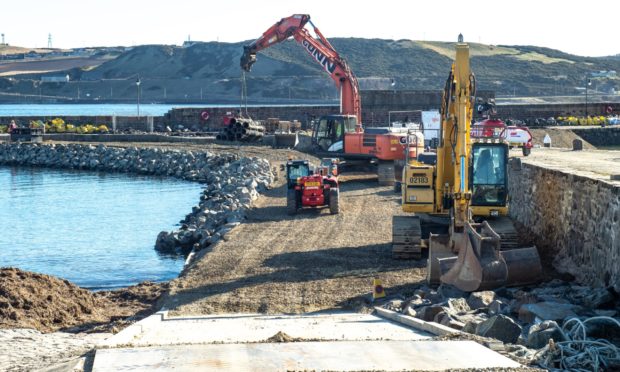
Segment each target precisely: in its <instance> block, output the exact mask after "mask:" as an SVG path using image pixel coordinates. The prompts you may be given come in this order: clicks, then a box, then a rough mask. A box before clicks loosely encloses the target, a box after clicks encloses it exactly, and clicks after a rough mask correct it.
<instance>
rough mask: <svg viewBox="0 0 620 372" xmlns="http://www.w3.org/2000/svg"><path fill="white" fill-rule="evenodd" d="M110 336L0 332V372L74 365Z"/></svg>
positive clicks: (6, 330) (32, 331) (29, 330)
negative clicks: (66, 364)
mask: <svg viewBox="0 0 620 372" xmlns="http://www.w3.org/2000/svg"><path fill="white" fill-rule="evenodd" d="M109 336H110V334H108V333H89V334H86V333H78V334H75V333H63V332H55V333H47V334H45V333H41V332H39V331H37V330H34V329H0V371H34V370H41V369H44V368H46V367H49V366H52V365H58V364H61V363H69V364H76V363H78V360H77V359H78V358H80V357H81V356H83V355H85V354H87V353H88V352H89V350H91V349H92V348H93V347H94V345H95V344H97V343H98V342H100V341H102V340H104V339H105V338H106V337H109ZM71 361H73V363H71ZM68 370H72V369H68Z"/></svg>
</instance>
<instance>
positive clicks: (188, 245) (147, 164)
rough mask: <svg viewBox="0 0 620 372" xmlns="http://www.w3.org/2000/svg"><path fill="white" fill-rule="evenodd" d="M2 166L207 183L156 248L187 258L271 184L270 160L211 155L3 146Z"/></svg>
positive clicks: (222, 230) (0, 148)
mask: <svg viewBox="0 0 620 372" xmlns="http://www.w3.org/2000/svg"><path fill="white" fill-rule="evenodd" d="M0 164H5V165H29V166H44V167H52V168H68V169H84V170H94V171H107V172H124V173H138V174H150V175H157V176H169V177H175V178H181V179H185V180H188V181H196V182H201V183H204V184H206V186H205V190H204V192H203V194H202V196H201V198H200V199H201V200H200V203H199V205H197V206H195V207H193V208H192V212H191V213H190V214H188V215H187V216H186V217H185V219H184V220H182V221H181V222H182V224H183V225H182V227H181V229H179V230H176V231H172V232H161V233H160V234H159V235H158V236H157V239H156V249H158V250H162V251H168V252H170V251H173V252H179V251H184V252H185V253H186V252H187V251H189V250H191V249H200V248H205V247H207V246H209V245H210V244H213V243H214V242H216V241H217V240H219V239H221V238H222V237H223V236H225V235H226V233H227V232H229V231H230V230H231V229H232V228H233V227H234V226H236V225H238V224H239V223H240V222H241V220H242V219H243V216H244V210H245V209H246V208H248V207H249V206H250V204H251V203H252V201H253V200H254V199H256V198H257V196H258V192H259V191H261V190H263V189H265V188H267V187H268V186H269V185H270V184H271V182H272V181H273V174H272V173H271V170H270V166H269V162H268V161H267V160H264V159H259V158H240V157H239V156H237V155H234V154H215V153H211V152H209V151H180V150H163V149H159V148H137V147H127V148H116V147H107V146H104V145H98V146H93V145H80V144H69V145H59V144H52V145H41V144H0Z"/></svg>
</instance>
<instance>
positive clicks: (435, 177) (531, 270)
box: [392, 35, 542, 291]
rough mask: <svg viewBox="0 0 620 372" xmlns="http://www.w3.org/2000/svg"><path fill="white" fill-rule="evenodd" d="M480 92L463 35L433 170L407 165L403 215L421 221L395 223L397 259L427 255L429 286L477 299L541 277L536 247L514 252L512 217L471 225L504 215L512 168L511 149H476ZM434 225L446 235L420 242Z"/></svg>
mask: <svg viewBox="0 0 620 372" xmlns="http://www.w3.org/2000/svg"><path fill="white" fill-rule="evenodd" d="M475 92H476V83H475V78H474V75H473V73H472V72H471V70H470V64H469V46H468V44H466V43H464V42H463V40H462V36H460V35H459V42H458V43H457V44H456V57H455V61H454V63H453V64H452V69H451V71H450V75H449V77H448V79H447V81H446V86H445V89H444V95H443V102H442V109H441V120H442V121H441V128H440V135H439V145H438V147H437V150H436V162H435V163H433V162H425V161H419V160H413V161H410V162H409V163H408V164H405V167H404V169H403V177H402V180H403V187H402V190H401V192H402V208H403V211H405V212H413V213H416V214H417V215H415V216H394V218H393V225H392V234H393V240H392V252H393V255H394V257H397V258H419V257H421V252H422V249H423V248H425V247H428V249H429V258H428V267H427V278H428V281H429V282H430V283H431V284H437V283H439V282H442V283H446V284H451V285H454V286H456V287H458V288H460V289H461V290H464V291H477V290H482V289H491V288H496V287H499V286H504V285H518V284H527V283H532V282H535V281H537V280H539V278H540V277H541V274H542V268H541V264H540V258H539V256H538V252H537V250H536V247H528V248H517V247H516V246H517V245H518V242H517V234H516V230H515V228H514V226H513V225H512V222H511V221H510V220H509V219H508V218H507V217H499V218H497V219H488V220H484V221H478V222H477V221H476V220H475V219H474V211H477V212H479V213H480V212H483V213H484V215H483V216H485V217H487V216H489V215H497V216H502V215H504V214H505V213H506V211H507V182H506V180H507V161H508V146H507V144H506V143H503V142H501V141H500V140H497V141H492V142H491V141H484V142H475V143H472V139H471V138H470V129H471V122H472V118H473V103H474V99H475ZM500 212H501V213H500ZM433 219H435V220H433ZM437 219H443V222H444V223H445V225H446V226H447V231H443V233H441V232H440V233H439V234H433V233H431V234H430V235H429V237H428V239H425V238H423V237H422V232H423V231H424V230H431V229H433V228H437V226H438V225H440V224H441V223H439V224H438V223H437V222H436V220H437ZM423 226H426V229H423V228H422V227H423ZM429 226H430V227H429ZM496 229H497V231H496Z"/></svg>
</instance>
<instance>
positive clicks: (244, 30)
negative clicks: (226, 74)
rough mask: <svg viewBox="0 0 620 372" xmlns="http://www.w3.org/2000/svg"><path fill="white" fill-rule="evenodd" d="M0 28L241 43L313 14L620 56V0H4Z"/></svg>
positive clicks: (362, 27)
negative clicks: (289, 20) (297, 15)
mask: <svg viewBox="0 0 620 372" xmlns="http://www.w3.org/2000/svg"><path fill="white" fill-rule="evenodd" d="M0 4H1V5H0V12H1V13H2V15H3V17H1V19H2V20H1V21H0V33H4V34H5V38H6V42H8V43H9V44H11V45H15V46H24V47H30V48H32V47H46V46H47V40H48V34H50V33H51V34H52V46H53V47H58V48H75V47H84V46H117V45H123V46H132V45H140V44H176V45H180V44H182V43H183V41H184V40H187V38H188V35H189V36H191V39H192V40H196V41H224V42H238V41H243V40H252V39H256V38H257V37H259V36H260V35H261V34H262V33H263V32H264V31H265V30H267V28H269V27H270V26H271V25H272V24H274V23H275V22H276V21H278V20H279V19H280V18H283V17H287V16H290V15H292V14H295V13H305V14H310V16H311V18H312V21H313V22H314V24H315V25H316V26H317V27H318V28H319V29H320V30H321V32H322V33H323V34H324V35H325V36H326V37H327V38H330V37H332V38H333V37H362V38H380V39H411V40H438V41H456V39H457V36H458V34H459V33H463V35H464V36H465V41H470V42H481V43H484V44H493V45H536V46H544V47H549V48H553V49H559V50H561V51H564V52H568V53H572V54H578V55H582V56H604V55H615V54H620V43H619V42H618V36H620V18H618V15H619V14H620V1H618V0H607V1H604V0H588V1H552V0H547V1H545V0H537V1H535V0H513V1H501V0H496V1H488V0H470V1H454V0H430V1H429V0H425V1H415V0H409V1H407V0H402V1H401V0H393V1H390V0H383V1H376V0H357V1H335V0H310V1H304V2H301V1H294V0H288V1H286V0H254V1H248V0H222V1H208V0H202V1H190V0H172V1H171V0H167V1H162V0H150V1H147V0H54V1H50V0H4V1H2V3H0Z"/></svg>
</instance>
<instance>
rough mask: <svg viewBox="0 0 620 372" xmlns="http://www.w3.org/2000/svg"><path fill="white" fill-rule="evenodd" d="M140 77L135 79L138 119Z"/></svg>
mask: <svg viewBox="0 0 620 372" xmlns="http://www.w3.org/2000/svg"><path fill="white" fill-rule="evenodd" d="M140 83H141V81H140V77H139V76H138V78H137V79H136V96H137V98H138V117H140Z"/></svg>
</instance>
